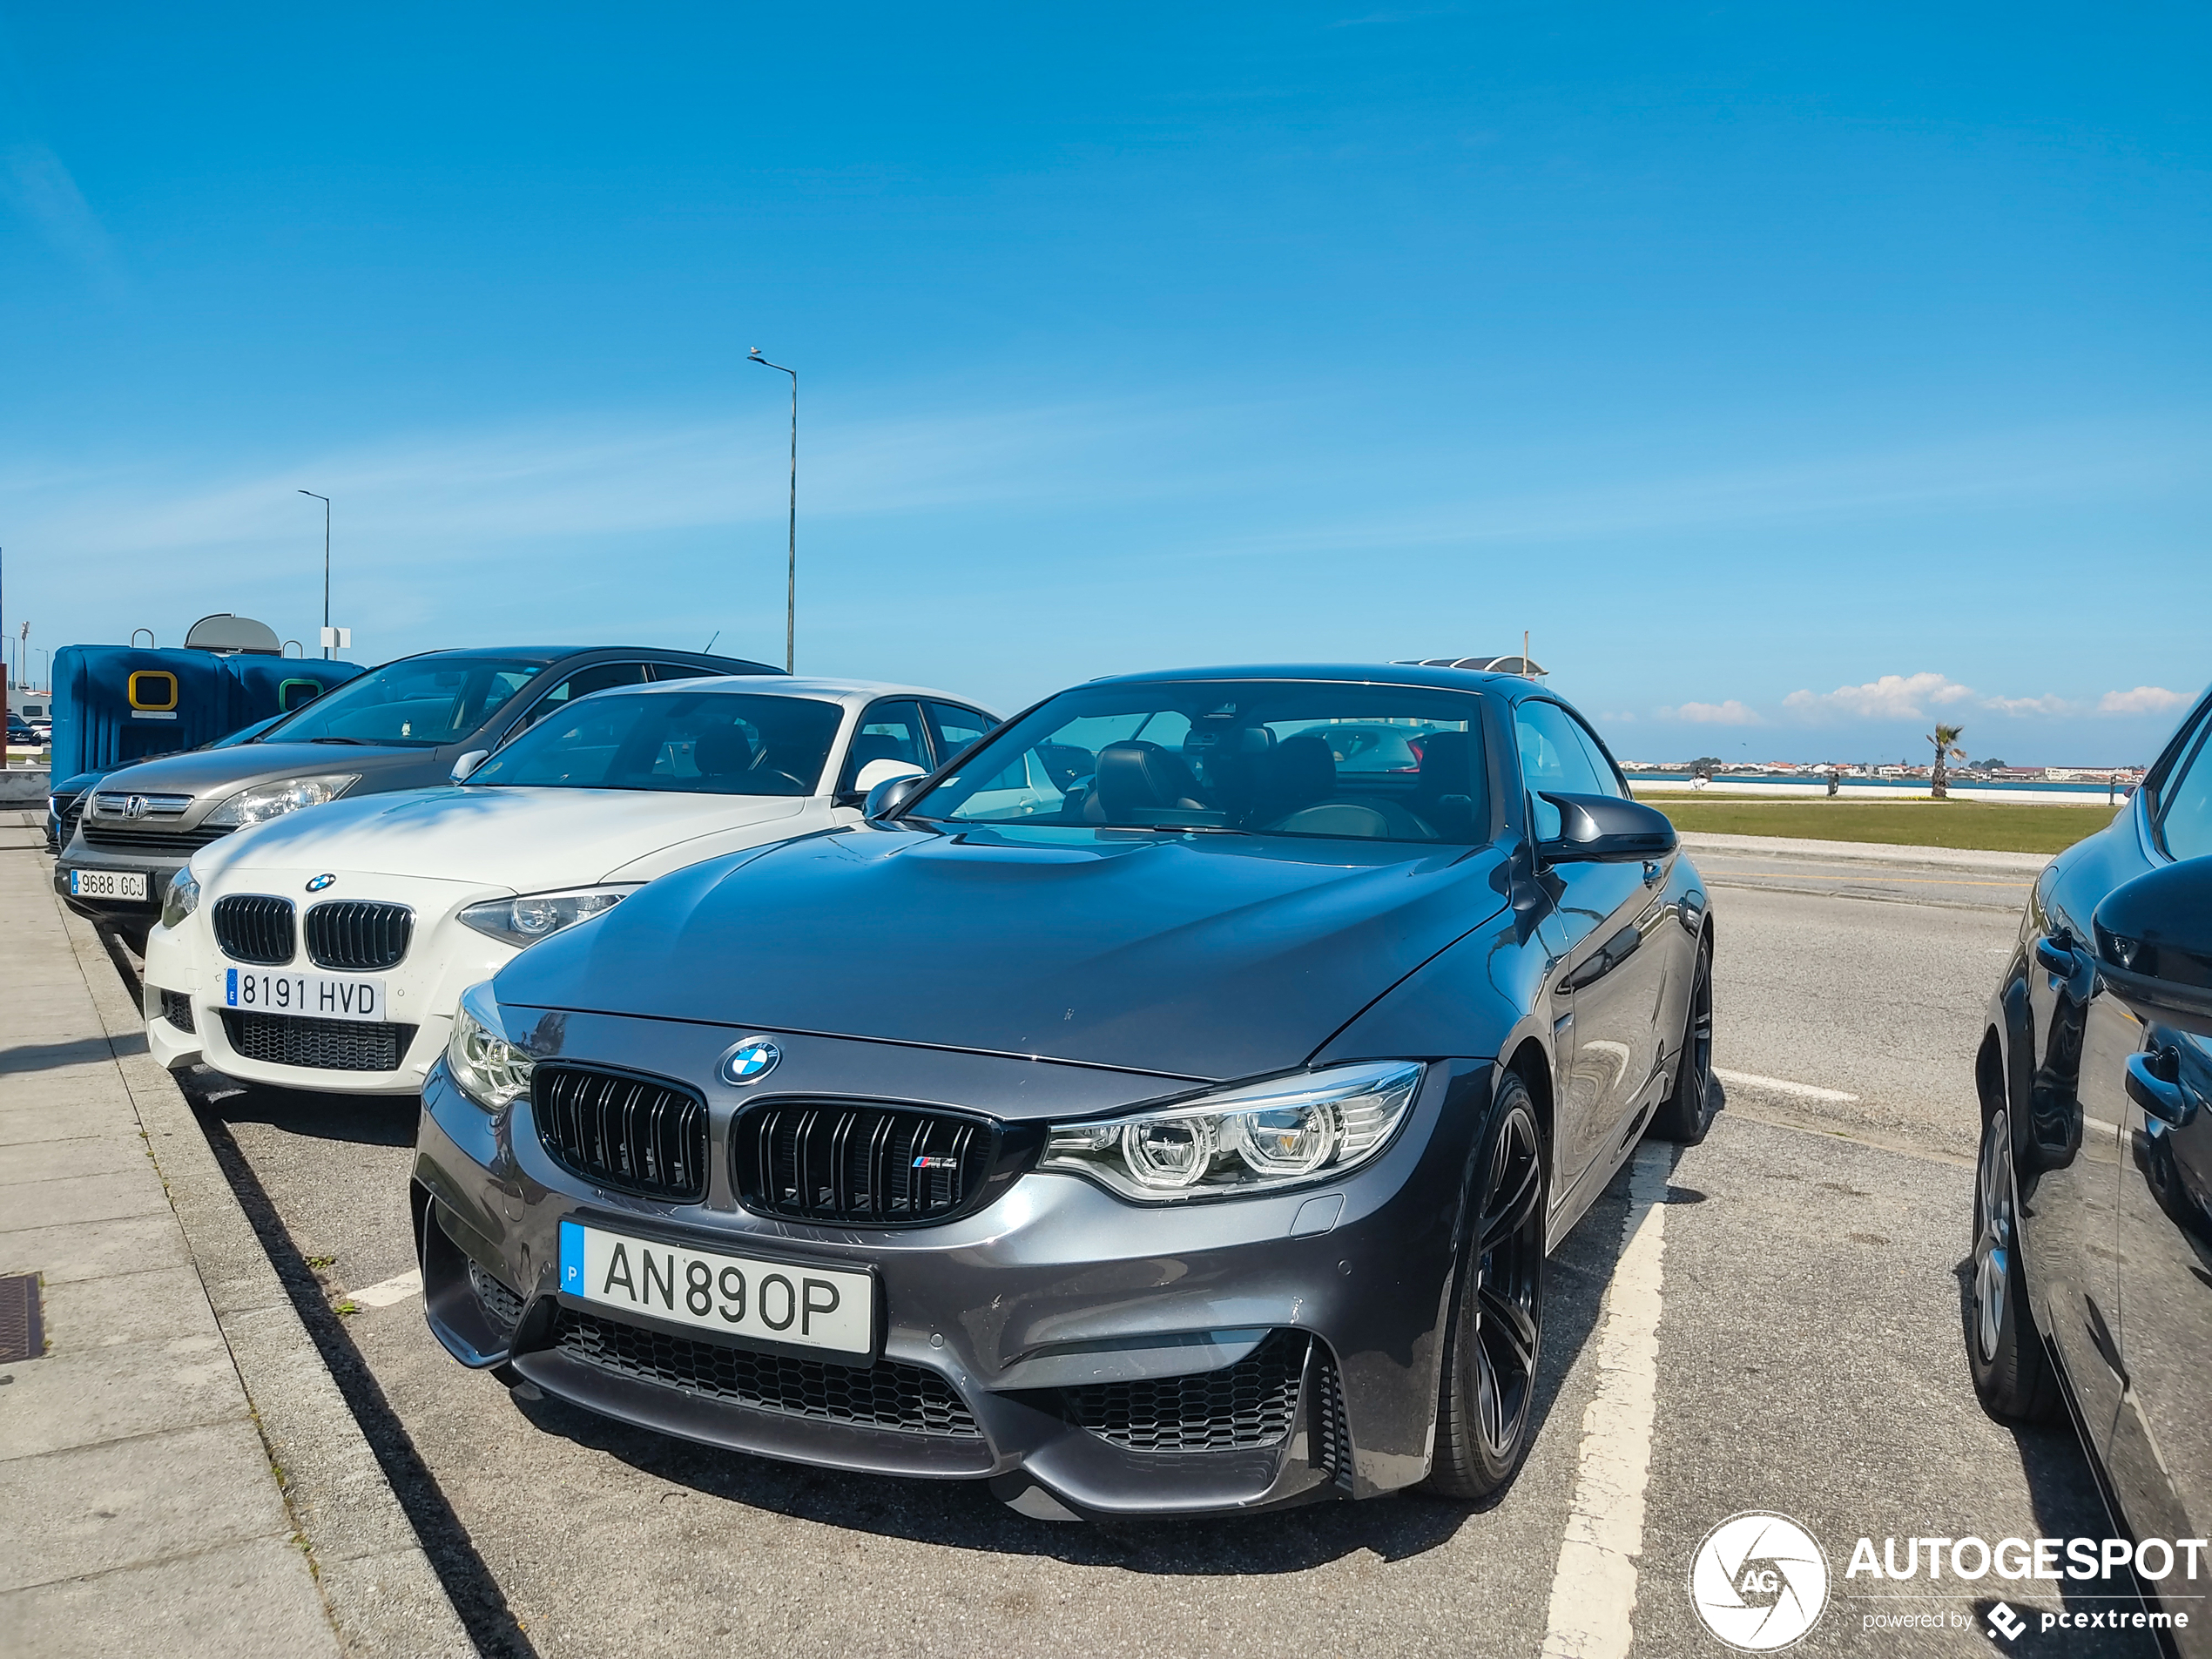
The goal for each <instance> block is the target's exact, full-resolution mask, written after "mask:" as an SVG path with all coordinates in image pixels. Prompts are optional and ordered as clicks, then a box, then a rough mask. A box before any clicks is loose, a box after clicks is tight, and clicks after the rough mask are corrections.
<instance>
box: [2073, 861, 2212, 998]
mask: <svg viewBox="0 0 2212 1659" xmlns="http://www.w3.org/2000/svg"><path fill="white" fill-rule="evenodd" d="M2090 926H2091V927H2092V928H2093V929H2094V931H2095V933H2096V935H2097V972H2098V974H2099V975H2100V976H2101V978H2102V979H2103V980H2104V982H2105V987H2106V988H2107V990H2109V991H2111V993H2112V994H2113V995H2114V996H2116V997H2118V998H2119V999H2120V1000H2121V1001H2122V1002H2124V1003H2126V1004H2127V1005H2128V1007H2129V1008H2133V1009H2134V1011H2135V1012H2136V1013H2137V1014H2139V1015H2142V1017H2143V1018H2144V1019H2145V1020H2146V1021H2148V1022H2152V1023H2155V1024H2158V1025H2166V1026H2172V1027H2173V1028H2175V1029H2176V1030H2181V1031H2187V1032H2189V1033H2191V1034H2192V1035H2196V1036H2200V1037H2205V1036H2212V858H2201V859H2185V860H2182V862H2181V863H2179V864H2169V865H2168V866H2166V867H2164V868H2163V869H2159V870H2153V871H2151V872H2150V873H2149V874H2148V875H2139V876H2137V877H2136V878H2135V879H2134V880H2133V881H2129V882H2127V883H2126V884H2124V885H2122V886H2121V887H2114V889H2113V890H2112V891H2111V892H2110V893H2108V894H2106V895H2105V900H2104V902H2103V903H2102V904H2101V905H2099V906H2098V907H2097V913H2096V915H2095V916H2094V918H2093V919H2092V921H2091V923H2090Z"/></svg>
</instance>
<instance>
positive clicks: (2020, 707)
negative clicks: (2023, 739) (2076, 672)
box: [1980, 692, 2074, 715]
mask: <svg viewBox="0 0 2212 1659" xmlns="http://www.w3.org/2000/svg"><path fill="white" fill-rule="evenodd" d="M1980 702H1981V706H1982V707H1983V708H1986V709H1988V710H1990V711H1993V712H1994V713H1998V714H2013V715H2027V714H2071V713H2073V712H2074V705H2073V704H2072V703H2070V702H2068V701H2067V699H2066V698H2062V697H2060V696H2058V695H2057V694H2056V693H2054V692H2046V693H2045V694H2044V695H2043V696H2041V697H1985V698H1981V699H1980Z"/></svg>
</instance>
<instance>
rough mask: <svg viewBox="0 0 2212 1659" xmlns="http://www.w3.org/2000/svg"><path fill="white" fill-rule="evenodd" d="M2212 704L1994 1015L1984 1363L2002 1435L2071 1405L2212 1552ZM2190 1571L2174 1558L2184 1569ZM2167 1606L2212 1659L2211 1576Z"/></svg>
mask: <svg viewBox="0 0 2212 1659" xmlns="http://www.w3.org/2000/svg"><path fill="white" fill-rule="evenodd" d="M2208 738H2212V698H2207V699H2206V700H2205V701H2204V702H2202V703H2200V704H2199V705H2197V707H2196V710H2195V712H2194V713H2193V714H2191V715H2190V717H2189V718H2188V720H2187V721H2186V722H2184V723H2183V725H2182V730H2181V732H2179V734H2178V735H2176V736H2175V738H2174V740H2173V741H2172V742H2171V743H2169V744H2168V745H2167V747H2166V751H2165V752H2164V753H2163V754H2162V755H2161V756H2160V758H2159V760H2158V763H2157V764H2156V765H2154V766H2153V767H2152V768H2151V769H2150V772H2149V773H2148V776H2147V777H2146V779H2144V782H2143V786H2142V787H2141V789H2139V790H2138V791H2137V792H2135V796H2134V799H2132V800H2131V801H2129V802H2128V806H2126V807H2125V808H2124V809H2123V810H2122V811H2121V813H2120V815H2119V816H2118V817H2117V818H2116V819H2114V821H2113V823H2112V824H2111V826H2109V827H2108V828H2107V829H2105V830H2103V831H2101V832H2100V833H2097V834H2095V835H2093V836H2091V837H2090V838H2089V839H2088V840H2086V841H2083V842H2081V843H2080V845H2078V846H2075V847H2074V848H2073V849H2071V850H2070V851H2068V852H2067V853H2062V854H2060V856H2059V858H2057V859H2056V860H2054V861H2053V863H2052V864H2051V865H2050V867H2048V868H2047V869H2046V870H2045V871H2044V872H2043V874H2042V876H2041V878H2040V880H2038V881H2037V882H2036V884H2035V891H2034V894H2033V897H2032V898H2030V900H2028V905H2027V914H2026V916H2025V918H2024V919H2023V921H2022V922H2021V926H2020V949H2019V952H2018V953H2017V954H2015V955H2014V957H2013V961H2012V962H2011V964H2010V966H2009V967H2007V968H2006V971H2005V976H2004V980H2003V982H2002V983H2001V984H2000V986H1999V988H1998V990H1997V993H1996V995H1995V996H1994V997H1993V999H1992V1001H1991V1002H1990V1012H1989V1029H1988V1033H1987V1035H1986V1037H1985V1038H1984V1039H1983V1042H1982V1045H1981V1053H1980V1059H1979V1064H1978V1066H1977V1081H1978V1082H1979V1093H1980V1097H1981V1112H1982V1124H1983V1128H1982V1143H1981V1158H1980V1164H1979V1177H1978V1179H1977V1182H1976V1186H1975V1197H1974V1252H1973V1296H1972V1298H1971V1299H1970V1301H1969V1304H1968V1306H1967V1312H1966V1356H1967V1359H1968V1361H1969V1363H1970V1365H1971V1366H1972V1368H1973V1379H1974V1386H1975V1387H1976V1389H1977V1390H1979V1393H1980V1395H1981V1399H1982V1403H1983V1404H1984V1405H1985V1406H1987V1407H1988V1409H1989V1410H1990V1411H1991V1412H1992V1413H1994V1414H1995V1415H1997V1416H1999V1417H2003V1418H2013V1419H2037V1418H2047V1417H2051V1416H2054V1415H2056V1414H2057V1413H2059V1411H2060V1409H2061V1406H2062V1404H2063V1406H2065V1407H2067V1408H2068V1409H2069V1410H2070V1412H2071V1414H2072V1415H2073V1417H2074V1422H2075V1425H2076V1426H2077V1427H2078V1428H2079V1429H2080V1433H2081V1438H2082V1443H2083V1444H2084V1445H2085V1446H2086V1447H2087V1449H2088V1452H2089V1454H2090V1456H2091V1457H2092V1459H2094V1461H2095V1462H2096V1464H2097V1466H2098V1467H2099V1469H2100V1470H2101V1474H2103V1476H2104V1480H2105V1484H2106V1487H2107V1491H2108V1492H2109V1493H2110V1494H2111V1495H2112V1497H2113V1498H2114V1501H2115V1503H2116V1505H2117V1508H2118V1512H2119V1518H2120V1519H2121V1521H2123V1523H2124V1524H2125V1525H2126V1526H2127V1527H2128V1529H2129V1530H2130V1531H2131V1532H2132V1533H2133V1534H2134V1535H2135V1537H2136V1538H2137V1539H2138V1540H2142V1539H2161V1540H2165V1541H2168V1543H2169V1545H2170V1543H2171V1541H2174V1540H2178V1539H2185V1538H2189V1539H2200V1540H2201V1539H2202V1538H2203V1537H2204V1536H2205V1535H2206V1534H2208V1533H2212V1109H2208V1103H2212V745H2208ZM2169 1553H2170V1552H2169ZM2160 1563H2161V1557H2160V1556H2159V1555H2158V1554H2156V1552H2155V1550H2154V1551H2152V1552H2151V1553H2150V1554H2149V1559H2148V1561H2146V1562H2145V1563H2144V1565H2145V1567H2146V1568H2148V1569H2150V1570H2148V1571H2147V1572H2146V1573H2145V1574H2143V1575H2141V1576H2142V1578H2143V1585H2142V1588H2144V1589H2145V1590H2146V1591H2147V1592H2148V1594H2150V1595H2152V1596H2154V1597H2156V1596H2160V1595H2169V1594H2170V1595H2175V1596H2177V1597H2181V1598H2186V1599H2181V1600H2177V1601H2174V1602H2169V1603H2168V1610H2169V1611H2172V1612H2177V1613H2187V1614H2188V1615H2190V1617H2189V1621H2188V1628H2186V1629H2175V1631H2174V1632H2173V1633H2172V1635H2173V1640H2174V1642H2175V1647H2176V1648H2177V1649H2179V1650H2180V1651H2181V1652H2182V1653H2184V1654H2191V1655H2199V1656H2202V1655H2212V1621H2208V1620H2206V1619H2205V1618H2204V1617H2203V1616H2202V1602H2201V1601H2199V1600H2198V1599H2197V1598H2199V1597H2201V1596H2202V1594H2203V1588H2204V1581H2203V1577H2202V1574H2203V1573H2204V1571H2205V1568H2206V1567H2207V1566H2208V1565H2212V1563H2207V1562H2203V1561H2199V1562H2198V1563H2197V1568H2196V1576H2195V1581H2190V1579H2189V1576H2188V1575H2187V1574H2186V1573H2185V1571H2184V1568H2185V1566H2186V1563H2177V1564H2175V1566H2174V1568H2173V1572H2172V1574H2171V1575H2170V1576H2168V1575H2161V1574H2159V1573H2158V1572H2156V1571H2155V1568H2157V1567H2158V1565H2159V1564H2160Z"/></svg>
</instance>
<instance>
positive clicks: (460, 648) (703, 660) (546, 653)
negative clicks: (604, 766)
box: [378, 645, 784, 678]
mask: <svg viewBox="0 0 2212 1659" xmlns="http://www.w3.org/2000/svg"><path fill="white" fill-rule="evenodd" d="M432 657H472V658H473V657H509V658H515V659H516V661H518V662H525V663H540V664H545V665H547V666H549V667H550V665H551V664H555V663H565V662H567V661H569V660H570V658H583V659H585V660H587V661H588V660H591V659H595V658H596V659H607V658H613V659H617V660H624V661H626V660H628V659H629V658H633V657H634V658H642V659H644V660H648V661H651V662H656V663H695V664H698V665H699V666H700V667H702V668H718V669H721V670H722V671H724V672H725V673H729V674H773V675H776V676H777V677H778V678H782V676H783V672H784V671H783V670H782V669H780V668H778V667H776V666H774V665H773V664H769V663H756V662H753V661H752V660H751V659H749V658H743V657H710V656H708V655H707V654H706V653H705V651H676V650H673V649H671V648H669V647H666V646H662V645H455V646H448V647H447V648H445V649H442V650H439V651H416V652H415V653H414V654H413V655H412V656H408V657H395V658H393V659H392V661H393V662H400V663H408V662H420V661H421V660H422V659H423V658H432ZM389 665H390V664H378V666H379V667H388V666H389Z"/></svg>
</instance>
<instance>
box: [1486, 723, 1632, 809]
mask: <svg viewBox="0 0 2212 1659" xmlns="http://www.w3.org/2000/svg"><path fill="white" fill-rule="evenodd" d="M1513 718H1514V739H1515V742H1516V743H1517V745H1518V746H1519V748H1520V750H1521V781H1522V783H1523V784H1524V785H1525V786H1527V790H1528V796H1529V802H1530V806H1531V809H1532V810H1533V812H1534V815H1535V822H1534V825H1533V826H1531V827H1532V829H1533V831H1534V834H1535V837H1536V839H1537V840H1540V841H1546V840H1551V839H1552V838H1553V837H1554V836H1556V835H1557V834H1558V833H1559V808H1558V807H1556V806H1553V805H1552V804H1551V803H1550V802H1549V801H1548V800H1545V799H1543V795H1544V793H1545V792H1547V791H1548V792H1552V793H1554V794H1561V795H1618V794H1619V793H1620V792H1621V785H1620V780H1619V779H1616V778H1615V777H1614V775H1613V768H1612V767H1611V766H1609V765H1607V764H1606V761H1605V757H1604V755H1603V754H1602V753H1601V752H1599V750H1598V747H1597V744H1596V742H1595V739H1594V738H1591V737H1590V736H1589V734H1588V732H1585V731H1584V730H1583V729H1582V723H1581V721H1579V720H1577V719H1576V718H1575V717H1574V716H1573V715H1571V714H1569V713H1568V711H1566V710H1565V709H1563V708H1561V707H1560V705H1558V704H1556V703H1536V702H1529V703H1523V704H1521V705H1519V706H1518V707H1516V708H1515V709H1514V717H1513Z"/></svg>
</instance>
